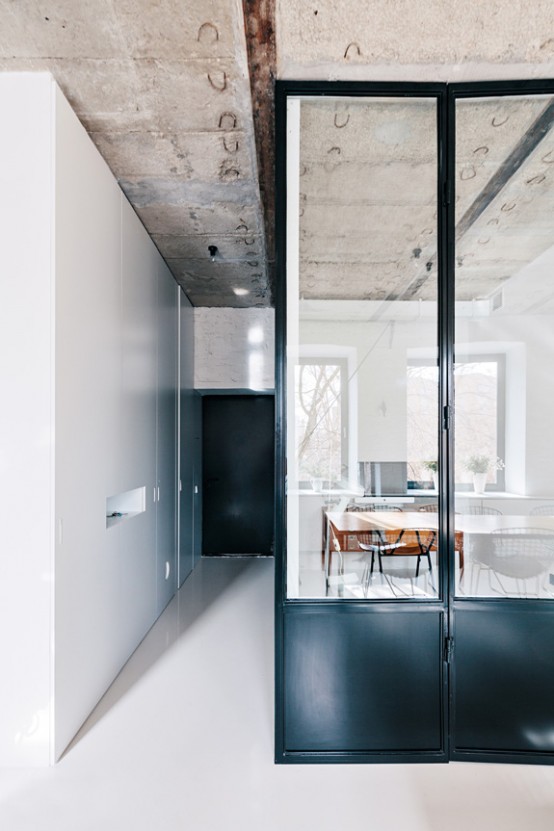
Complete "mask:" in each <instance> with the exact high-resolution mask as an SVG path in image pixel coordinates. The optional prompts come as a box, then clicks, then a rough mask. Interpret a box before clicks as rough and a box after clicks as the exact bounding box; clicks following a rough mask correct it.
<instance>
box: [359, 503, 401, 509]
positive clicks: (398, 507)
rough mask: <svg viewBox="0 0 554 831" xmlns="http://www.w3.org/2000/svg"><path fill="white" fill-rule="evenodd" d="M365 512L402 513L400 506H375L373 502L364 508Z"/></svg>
mask: <svg viewBox="0 0 554 831" xmlns="http://www.w3.org/2000/svg"><path fill="white" fill-rule="evenodd" d="M365 510H366V511H402V508H401V507H400V505H390V504H388V503H386V504H385V505H376V504H375V503H374V502H373V503H372V504H371V505H368V506H367V507H366V508H365Z"/></svg>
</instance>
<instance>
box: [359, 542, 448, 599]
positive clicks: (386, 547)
mask: <svg viewBox="0 0 554 831" xmlns="http://www.w3.org/2000/svg"><path fill="white" fill-rule="evenodd" d="M396 533H397V532H396V531H394V532H391V531H379V530H375V531H370V532H369V533H368V534H364V535H362V534H360V535H359V537H358V545H359V546H360V548H361V549H362V551H365V552H367V553H368V554H371V560H370V562H368V563H366V566H365V568H364V573H363V576H362V585H363V586H364V590H365V592H366V594H367V589H368V587H369V581H370V579H371V576H372V574H373V570H374V568H375V555H377V559H378V562H379V572H380V573H381V574H383V557H387V556H396V557H398V556H400V557H417V563H416V571H415V576H416V577H419V569H420V566H421V559H422V557H425V558H426V560H427V563H428V565H429V573H430V574H432V572H433V566H432V564H431V550H432V548H433V546H434V544H435V541H436V536H437V532H436V531H435V530H434V529H432V528H428V529H427V528H417V529H415V530H412V529H409V528H401V529H399V532H398V535H397V536H396V539H391V534H396Z"/></svg>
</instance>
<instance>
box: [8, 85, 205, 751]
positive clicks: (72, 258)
mask: <svg viewBox="0 0 554 831" xmlns="http://www.w3.org/2000/svg"><path fill="white" fill-rule="evenodd" d="M0 103H1V105H2V111H3V113H4V115H6V117H7V121H6V126H7V129H5V130H3V132H2V137H1V139H0V182H1V183H2V191H3V200H2V213H3V215H2V228H3V231H4V234H3V239H4V240H5V241H6V243H5V244H4V245H3V246H2V252H1V254H0V256H1V257H2V260H1V263H2V280H1V281H0V286H1V288H0V291H1V292H2V298H1V299H2V303H1V312H0V314H1V315H2V319H1V323H2V326H1V332H0V338H1V344H2V350H1V354H2V356H3V357H2V366H1V379H2V389H3V391H4V392H5V394H6V401H9V402H11V404H10V406H9V407H7V408H2V419H3V421H4V423H3V425H2V428H3V430H2V433H3V435H5V436H9V439H10V440H9V441H8V442H6V443H4V442H3V443H2V456H0V464H1V465H2V477H0V479H1V481H0V504H1V505H2V514H3V515H2V522H1V523H0V525H1V531H0V533H1V534H2V537H3V539H2V557H1V566H0V567H1V569H2V573H1V575H0V631H1V632H2V635H1V636H0V637H2V641H3V642H2V656H3V658H2V660H3V666H2V675H3V677H4V678H5V679H8V683H7V684H4V685H3V693H2V695H1V706H0V764H45V763H48V762H49V761H52V760H53V759H56V758H59V756H60V754H61V753H62V752H63V750H64V748H65V747H66V746H67V744H68V742H69V741H70V740H71V738H72V737H73V735H74V734H75V732H76V731H77V730H78V728H79V726H80V725H81V724H82V722H83V721H84V720H85V718H86V717H87V715H88V714H89V712H90V711H91V709H92V708H93V707H94V705H95V704H96V703H97V701H98V700H99V698H100V697H101V696H102V694H103V693H104V692H105V690H106V688H107V687H108V685H109V684H110V683H111V681H112V680H113V678H114V677H115V676H116V675H117V673H118V672H119V670H120V669H121V667H122V666H123V664H124V663H125V661H126V660H127V658H128V657H129V656H130V654H131V653H132V652H133V651H134V649H135V648H136V646H137V645H138V643H139V642H140V640H141V639H142V637H143V636H144V634H145V633H146V631H147V630H148V628H149V627H150V626H151V625H152V623H153V622H154V620H155V619H156V617H157V616H158V614H159V613H160V612H161V610H162V609H163V608H164V606H165V605H166V604H167V602H168V601H169V599H170V598H171V597H172V595H173V593H174V591H175V588H176V585H177V518H176V507H177V482H176V475H177V461H176V458H177V400H178V398H177V367H178V335H179V294H180V292H179V289H178V287H177V285H176V283H175V281H174V280H173V278H172V277H171V275H170V274H169V272H168V270H167V267H166V266H165V264H164V263H163V261H162V260H161V258H160V256H159V254H158V252H157V250H156V249H155V247H154V245H153V243H152V242H151V241H150V239H149V238H148V236H147V234H146V232H145V231H144V229H143V227H142V225H141V223H140V222H139V220H138V219H137V217H136V215H135V214H134V212H133V211H132V209H131V207H130V206H129V204H128V203H127V201H126V199H125V197H124V196H123V194H122V193H121V191H120V189H119V188H118V186H117V184H116V182H115V180H114V179H113V177H112V175H111V173H110V171H109V170H108V168H107V166H106V165H105V163H104V162H103V160H102V159H101V157H100V156H99V154H98V152H97V151H96V149H95V148H94V146H93V144H92V142H91V141H90V139H89V138H88V136H87V134H86V132H85V130H84V129H83V128H82V126H81V125H80V123H79V121H78V120H77V118H76V116H75V115H74V114H73V112H72V110H71V108H70V107H69V105H68V103H67V102H66V101H65V99H64V98H63V96H62V94H61V93H60V91H59V89H58V88H57V87H56V85H55V84H54V82H53V80H52V79H51V77H50V76H49V75H47V74H37V75H4V76H0ZM5 275H6V276H7V278H8V279H4V277H5ZM186 326H192V320H190V319H188V321H187V324H186ZM187 336H188V337H189V338H190V337H192V333H190V332H187ZM8 357H9V360H6V359H7V358H8ZM4 445H6V446H4ZM143 487H144V488H145V494H146V499H145V511H144V512H143V513H141V514H139V515H138V516H135V517H133V518H131V519H128V520H125V521H122V522H120V523H119V524H117V525H114V526H113V527H110V528H107V527H106V516H105V515H106V499H107V498H108V497H111V496H113V495H115V494H118V493H121V492H124V491H127V490H134V489H136V488H143ZM4 511H5V512H6V513H5V515H4ZM7 518H9V521H6V520H7ZM189 532H190V533H192V530H191V529H189V530H187V529H184V532H183V533H184V534H186V533H189Z"/></svg>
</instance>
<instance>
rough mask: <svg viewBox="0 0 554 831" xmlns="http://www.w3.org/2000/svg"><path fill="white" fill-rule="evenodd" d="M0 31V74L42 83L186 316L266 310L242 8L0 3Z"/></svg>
mask: <svg viewBox="0 0 554 831" xmlns="http://www.w3.org/2000/svg"><path fill="white" fill-rule="evenodd" d="M0 21H1V22H0V70H4V71H10V70H12V71H15V70H49V71H50V72H52V74H53V75H54V77H55V78H56V80H57V82H58V83H59V85H60V86H61V88H62V90H63V92H64V93H65V95H66V97H67V98H68V99H69V101H70V103H71V104H72V106H73V108H74V110H75V112H76V113H77V115H78V116H79V118H80V120H81V122H82V123H83V124H84V126H85V127H86V129H87V130H88V132H89V134H90V136H91V138H92V139H93V141H94V143H95V144H96V146H97V147H98V149H99V150H100V152H101V153H102V155H103V156H104V158H105V159H106V161H107V163H108V165H109V166H110V168H111V170H112V172H113V173H114V174H115V176H116V177H117V179H118V181H119V183H120V185H121V187H122V188H123V190H124V191H125V193H126V194H127V196H128V198H129V199H130V201H131V203H132V204H133V206H134V208H135V210H136V211H137V213H138V215H139V216H140V218H141V220H142V221H143V223H144V225H145V227H146V229H147V230H148V231H149V233H150V234H151V236H152V238H153V239H154V242H155V243H156V245H157V246H158V248H159V250H160V252H161V253H162V255H163V256H164V258H165V259H166V261H167V263H168V265H169V267H170V269H171V270H172V272H173V274H174V276H175V277H176V279H177V280H178V282H179V283H181V285H182V286H183V288H184V289H185V291H186V293H187V294H188V296H189V297H190V299H191V301H192V302H193V304H195V305H208V306H212V305H214V306H266V305H268V304H269V303H270V286H269V266H268V255H267V249H266V242H265V232H264V215H263V207H262V203H261V200H260V188H259V183H258V165H257V159H256V145H255V137H254V121H253V107H252V97H251V84H250V74H249V69H248V58H247V43H246V35H245V25H244V13H243V6H242V0H230V2H229V1H228V0H202V2H201V3H183V2H181V0H94V2H90V3H85V2H82V0H0ZM210 245H214V246H216V247H217V253H216V256H215V259H214V261H213V262H212V259H211V257H210V253H209V250H208V247H209V246H210ZM269 259H270V258H269ZM236 291H238V292H239V293H238V294H237V293H235V292H236Z"/></svg>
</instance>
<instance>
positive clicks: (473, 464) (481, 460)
mask: <svg viewBox="0 0 554 831" xmlns="http://www.w3.org/2000/svg"><path fill="white" fill-rule="evenodd" d="M464 467H465V469H466V470H468V471H469V472H470V473H472V474H473V490H474V491H475V493H484V492H485V487H486V483H487V476H488V474H489V470H502V469H503V468H504V462H503V461H502V459H499V458H498V457H497V458H496V459H494V458H492V457H491V456H487V455H485V454H479V453H477V454H475V455H474V456H469V457H468V458H467V459H466V461H465V463H464Z"/></svg>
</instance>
